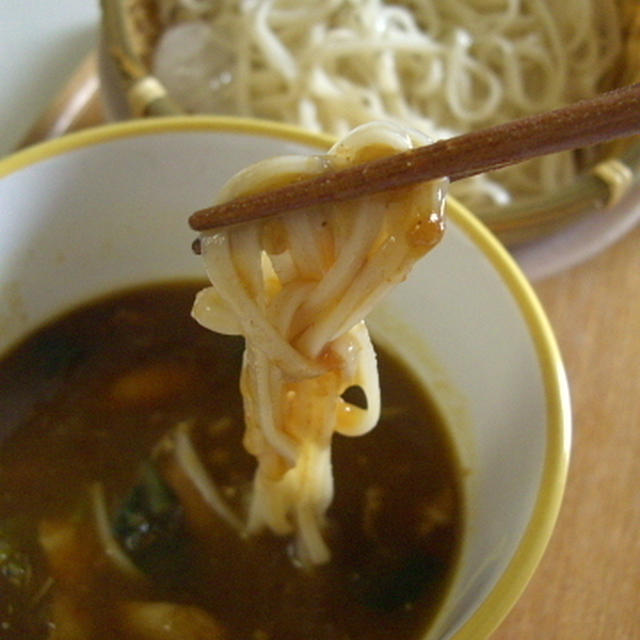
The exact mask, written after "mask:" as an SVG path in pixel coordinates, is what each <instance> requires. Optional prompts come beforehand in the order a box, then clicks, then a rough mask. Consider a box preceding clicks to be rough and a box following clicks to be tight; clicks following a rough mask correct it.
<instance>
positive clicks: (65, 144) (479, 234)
mask: <svg viewBox="0 0 640 640" xmlns="http://www.w3.org/2000/svg"><path fill="white" fill-rule="evenodd" d="M176 131H194V132H197V131H206V132H209V131H225V132H237V133H242V134H257V135H260V136H266V137H273V138H280V139H285V140H287V141H289V142H294V143H298V144H304V145H308V146H311V147H316V148H318V150H323V149H327V148H328V147H329V146H331V144H332V143H333V142H334V140H335V139H334V138H333V137H332V136H328V135H322V134H317V133H312V132H308V131H305V130H303V129H300V128H298V127H294V126H291V125H287V124H279V123H271V122H264V121H260V120H254V119H243V118H237V117H216V116H175V117H164V118H151V119H140V120H129V121H126V122H121V123H116V124H107V125H102V126H99V127H95V128H92V129H86V130H84V131H80V132H78V133H73V134H69V135H66V136H63V137H61V138H57V139H54V140H51V141H48V142H43V143H41V144H38V145H35V146H33V147H30V148H27V149H25V150H23V151H19V152H17V153H15V154H13V155H11V156H8V157H6V158H4V159H2V160H0V178H1V177H4V176H6V175H8V174H10V173H13V172H15V171H18V170H19V169H22V168H24V167H27V166H29V165H32V164H35V163H37V162H40V161H43V160H47V159H49V158H52V157H54V156H58V155H61V154H64V153H66V152H68V151H72V150H74V149H78V148H81V147H89V146H91V145H95V144H100V143H104V142H110V141H112V140H117V139H118V138H127V137H135V136H140V135H153V134H158V133H167V132H176ZM448 215H449V217H450V218H451V219H453V220H454V221H455V223H456V225H457V226H458V227H460V228H461V229H462V230H463V231H464V232H465V233H466V234H467V235H468V236H469V237H470V238H471V239H472V240H473V242H474V243H475V244H476V246H478V248H479V249H480V250H481V251H482V252H483V253H484V255H485V256H486V257H487V258H488V259H489V260H490V262H491V263H492V264H493V266H494V268H495V269H496V271H497V272H498V273H499V274H500V276H501V278H502V280H503V281H504V283H505V284H506V286H507V287H508V289H509V290H510V292H511V294H512V295H513V296H514V298H515V300H516V302H517V303H518V306H519V308H520V310H521V312H522V314H523V317H524V319H525V321H526V323H527V325H528V327H529V331H530V333H531V336H532V339H533V341H534V344H535V348H536V352H537V355H538V359H539V362H540V367H541V370H542V375H543V381H544V388H545V393H546V398H547V434H546V435H547V450H546V455H545V462H544V469H543V472H542V478H541V484H540V491H539V493H538V497H537V500H536V504H535V506H534V509H533V512H532V515H531V519H530V521H529V523H528V525H527V528H526V529H525V531H524V534H523V536H522V539H521V540H520V543H519V545H518V548H517V549H516V552H515V554H514V555H513V557H512V559H511V561H510V562H509V564H508V566H507V568H506V569H505V571H504V573H503V574H502V576H501V577H500V578H499V579H498V582H497V583H496V584H495V586H494V587H493V589H492V590H491V591H490V593H489V594H488V595H487V597H486V598H485V599H484V600H483V602H482V603H481V604H480V606H479V607H478V608H477V609H476V610H475V611H474V612H473V614H472V615H471V616H470V617H469V619H468V620H467V621H465V622H464V623H463V624H462V626H461V628H460V629H459V630H458V631H457V632H456V633H455V634H454V636H453V639H454V640H479V639H480V638H486V637H487V636H489V635H490V634H491V633H492V632H493V631H494V630H495V629H496V628H497V627H498V626H499V625H500V623H501V622H502V621H503V619H504V618H505V616H506V615H507V613H508V612H509V610H510V609H511V608H512V607H513V606H514V604H515V603H516V601H517V600H518V598H519V597H520V595H521V594H522V592H523V591H524V588H525V587H526V585H527V583H528V582H529V580H530V578H531V576H532V575H533V573H534V571H535V569H536V567H537V565H538V563H539V562H540V559H541V558H542V555H543V553H544V550H545V548H546V546H547V543H548V541H549V538H550V537H551V533H552V530H553V527H554V525H555V522H556V519H557V516H558V512H559V510H560V503H561V501H562V495H563V493H564V487H565V483H566V477H567V471H568V464H569V451H570V446H571V407H570V400H569V391H568V385H567V380H566V375H565V372H564V367H563V364H562V359H561V356H560V352H559V349H558V346H557V344H556V341H555V337H554V335H553V331H552V329H551V326H550V324H549V321H548V319H547V317H546V315H545V313H544V311H543V309H542V307H541V305H540V302H539V301H538V298H537V296H536V294H535V293H534V291H533V289H532V288H531V286H530V285H529V283H528V281H527V279H526V277H525V276H524V274H523V273H522V272H521V271H520V269H519V267H518V266H517V265H516V263H515V261H514V260H513V259H512V258H511V256H510V255H509V253H508V252H507V250H506V249H505V248H504V247H503V246H502V244H500V242H499V241H498V240H497V239H496V238H495V237H494V236H493V234H492V233H491V232H490V231H489V230H488V229H487V228H486V227H485V226H484V224H483V223H482V222H480V221H479V220H478V219H477V218H476V217H475V216H473V215H472V214H471V213H469V212H468V211H467V210H465V209H464V208H463V207H462V206H460V205H459V204H458V203H456V202H454V201H451V202H450V204H449V206H448ZM185 224H186V222H185Z"/></svg>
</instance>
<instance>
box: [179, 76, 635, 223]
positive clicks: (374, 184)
mask: <svg viewBox="0 0 640 640" xmlns="http://www.w3.org/2000/svg"><path fill="white" fill-rule="evenodd" d="M636 133H640V83H638V84H633V85H629V86H627V87H623V88H620V89H616V90H613V91H610V92H608V93H603V94H601V95H599V96H597V97H595V98H593V99H589V100H583V101H581V102H577V103H575V104H572V105H570V106H568V107H563V108H560V109H555V110H553V111H546V112H544V113H540V114H537V115H534V116H530V117H527V118H522V119H519V120H513V121H511V122H507V123H505V124H501V125H498V126H495V127H490V128H487V129H481V130H478V131H474V132H472V133H467V134H463V135H460V136H457V137H454V138H449V139H446V140H440V141H439V142H436V143H434V144H431V145H427V146H423V147H418V148H416V149H411V150H409V151H405V152H402V153H398V154H395V155H391V156H387V157H385V158H381V159H379V160H374V161H372V162H367V163H363V164H359V165H356V166H353V167H349V168H347V169H341V170H337V171H333V172H327V173H323V174H321V175H319V176H316V177H314V178H311V179H305V180H300V181H298V182H293V183H291V184H289V185H286V186H284V187H280V188H277V189H273V190H268V191H264V192H262V193H258V194H254V195H251V196H247V197H242V198H237V199H235V200H229V201H228V202H224V203H221V204H218V205H215V206H212V207H207V208H206V209H201V210H199V211H196V212H195V213H193V214H192V215H191V216H190V217H189V224H190V226H191V228H192V229H194V230H196V231H205V230H209V229H214V228H216V227H221V226H226V225H229V224H236V223H240V222H248V221H250V220H256V219H259V218H264V217H267V216H273V215H276V214H279V213H284V212H286V211H292V210H295V209H299V208H302V207H306V206H309V205H312V204H317V203H323V202H336V201H341V200H349V199H352V198H357V197H360V196H364V195H368V194H371V193H376V192H380V191H386V190H388V189H394V188H397V187H403V186H407V185H410V184H415V183H417V182H423V181H426V180H433V179H435V178H441V177H445V176H448V177H449V179H450V180H451V181H455V180H460V179H462V178H467V177H469V176H473V175H477V174H480V173H485V172H487V171H493V170H495V169H500V168H503V167H506V166H508V165H512V164H517V163H519V162H523V161H524V160H528V159H530V158H534V157H537V156H543V155H546V154H549V153H555V152H558V151H566V150H570V149H578V148H582V147H587V146H590V145H594V144H598V143H602V142H606V141H609V140H614V139H616V138H621V137H626V136H630V135H633V134H636Z"/></svg>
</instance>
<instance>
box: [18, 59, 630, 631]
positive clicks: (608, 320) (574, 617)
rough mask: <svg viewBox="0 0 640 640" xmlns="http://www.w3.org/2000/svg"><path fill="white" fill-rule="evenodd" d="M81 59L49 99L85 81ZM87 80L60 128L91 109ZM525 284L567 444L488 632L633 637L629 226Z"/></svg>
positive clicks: (37, 134)
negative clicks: (553, 375)
mask: <svg viewBox="0 0 640 640" xmlns="http://www.w3.org/2000/svg"><path fill="white" fill-rule="evenodd" d="M93 65H95V60H91V59H89V60H88V61H86V62H85V63H84V65H83V66H81V68H80V70H79V73H78V74H77V75H76V77H74V79H72V81H71V82H70V84H69V86H68V87H65V89H64V90H63V92H62V94H61V97H60V101H61V102H63V103H64V102H65V100H64V97H65V95H66V96H69V95H70V94H73V95H77V93H78V88H79V87H83V88H84V89H86V87H87V85H88V84H90V83H91V82H92V76H93V74H94V73H95V70H94V66H93ZM92 90H97V89H96V88H95V87H94V89H89V90H87V91H86V94H85V99H86V102H81V103H80V104H77V103H76V104H75V111H74V112H73V114H72V116H73V117H72V118H71V121H70V122H69V126H68V128H67V130H72V129H79V128H83V127H86V126H89V125H92V124H96V123H98V122H100V121H101V120H102V119H103V113H102V109H101V105H100V103H99V96H97V95H96V94H95V93H94V94H92ZM59 113H60V109H59V105H58V106H57V107H56V105H54V108H53V109H52V112H51V113H47V114H45V117H44V118H43V120H42V121H41V122H39V123H38V125H37V126H36V127H35V128H34V130H33V131H32V132H31V134H30V138H29V139H28V140H26V141H25V142H32V141H34V140H35V139H41V138H43V137H48V136H50V135H56V134H57V133H59V131H57V129H56V124H57V119H58V116H59ZM67 115H69V114H67ZM534 288H535V289H536V291H537V293H538V295H539V297H540V299H541V301H542V304H543V306H544V307H545V309H546V311H547V314H548V316H549V319H550V321H551V324H552V326H553V328H554V330H555V333H556V336H557V339H558V343H559V346H560V349H561V352H562V355H563V358H564V361H565V366H566V369H567V373H568V376H569V381H570V385H571V393H572V401H573V410H574V445H573V452H572V459H571V466H570V470H569V479H568V485H567V491H566V496H565V501H564V504H563V507H562V510H561V512H560V516H559V519H558V525H557V527H556V530H555V532H554V535H553V537H552V539H551V541H550V544H549V547H548V550H547V552H546V554H545V556H544V558H543V560H542V563H541V564H540V566H539V568H538V570H537V572H536V573H535V575H534V577H533V579H532V580H531V582H530V583H529V586H528V587H527V589H526V590H525V592H524V594H523V596H522V598H521V599H520V601H519V602H518V604H517V605H516V606H515V608H514V609H513V610H512V611H511V613H510V614H509V615H508V616H507V618H506V620H505V621H504V622H503V624H502V625H501V626H500V627H499V629H498V630H497V631H496V632H495V634H494V636H493V637H492V638H491V640H529V639H535V640H555V639H558V640H640V227H638V228H637V229H636V230H635V231H634V232H632V233H631V234H629V235H627V236H626V237H625V238H624V239H623V240H621V241H620V242H619V243H618V244H616V245H614V246H613V247H611V248H609V249H608V250H607V251H606V252H604V253H602V254H600V255H599V256H597V257H595V258H593V259H592V260H590V261H589V262H587V263H584V264H582V265H580V266H577V267H575V268H573V269H571V270H569V271H566V272H564V273H560V274H558V275H555V276H553V277H550V278H548V279H546V280H544V281H541V282H538V283H535V284H534Z"/></svg>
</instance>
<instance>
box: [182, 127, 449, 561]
mask: <svg viewBox="0 0 640 640" xmlns="http://www.w3.org/2000/svg"><path fill="white" fill-rule="evenodd" d="M427 142H428V140H427V139H426V138H424V136H422V135H421V134H418V133H415V132H409V131H408V130H406V129H401V128H400V127H398V126H396V125H389V124H382V123H372V124H369V125H364V126H363V127H360V128H358V129H356V130H354V131H353V132H352V133H351V134H349V135H348V136H347V137H346V138H344V139H343V140H342V141H341V142H339V143H338V144H337V145H335V146H334V147H333V148H332V149H331V150H330V151H329V152H328V154H327V155H326V156H324V157H302V156H301V157H284V158H275V159H270V160H267V161H264V162H262V163H259V164H257V165H255V166H253V167H250V168H248V169H246V170H245V171H243V172H241V173H240V174H238V175H237V176H236V177H235V178H233V179H232V180H231V181H230V182H229V183H228V184H227V185H226V186H225V187H224V189H223V191H222V193H221V195H220V200H221V201H223V200H226V199H230V198H233V197H237V196H240V195H242V194H245V193H247V192H254V191H257V190H259V189H263V188H265V187H266V186H268V185H269V184H273V183H282V182H283V181H287V180H292V179H294V178H295V177H297V176H300V175H312V174H316V173H319V172H322V171H325V170H327V169H328V168H329V167H339V166H344V165H347V164H351V163H357V162H360V161H363V160H365V159H370V158H371V157H376V156H381V155H385V154H389V153H392V152H394V151H400V150H405V149H407V148H410V147H411V146H414V145H419V144H425V143H427ZM445 188H446V180H439V181H435V182H432V183H428V184H423V185H419V186H415V187H411V188H405V189H400V190H395V191H393V192H388V193H382V194H377V195H374V196H370V197H366V198H361V199H358V200H355V201H352V202H347V203H340V204H330V205H318V206H315V207H310V208H308V209H305V210H302V211H295V212H292V213H290V214H287V215H284V216H281V217H279V218H277V219H275V220H269V221H259V222H256V223H250V224H243V225H236V226H233V227H228V228H225V229H223V230H216V231H214V232H209V233H205V234H203V236H202V238H201V241H202V254H203V256H204V260H205V264H206V268H207V273H208V276H209V278H210V280H211V282H212V285H213V286H212V287H209V288H207V289H205V290H203V291H202V292H201V293H200V294H199V295H198V297H197V299H196V302H195V305H194V311H193V313H194V316H195V318H196V319H197V320H198V321H199V322H200V323H201V324H203V325H204V326H206V327H208V328H210V329H212V330H214V331H218V332H221V333H229V334H241V335H243V336H244V337H245V338H246V351H245V356H244V363H243V369H242V377H241V390H242V395H243V399H244V410H245V422H246V433H245V438H244V442H245V446H246V448H247V449H248V451H249V452H251V453H252V454H253V455H254V456H256V458H257V460H258V469H257V472H256V476H255V481H254V488H253V495H252V499H251V504H250V509H249V516H248V529H249V531H251V532H255V531H258V530H260V529H262V528H263V527H265V526H266V527H268V528H270V529H271V530H272V531H274V532H275V533H277V534H282V535H285V534H291V533H295V535H296V541H297V545H296V552H297V553H296V556H297V558H298V559H299V561H300V562H301V563H302V564H314V563H322V562H325V561H327V560H328V559H329V555H330V554H329V549H328V547H327V544H326V543H325V540H324V538H323V530H324V527H325V511H326V509H327V508H328V506H329V504H330V502H331V499H332V496H333V482H332V472H331V438H332V436H333V434H334V433H341V434H344V435H350V436H357V435H361V434H364V433H366V432H367V431H369V430H370V429H372V428H373V427H374V426H375V424H376V423H377V421H378V417H379V408H380V397H379V388H378V377H377V369H376V359H375V354H374V351H373V348H372V345H371V341H370V339H369V334H368V331H367V328H366V326H365V323H364V318H365V316H366V315H367V313H368V312H369V311H370V310H371V308H372V307H373V306H374V305H375V303H376V302H377V301H378V300H379V299H380V298H381V297H382V296H383V295H384V294H385V293H386V292H387V291H388V290H389V289H390V288H391V287H393V286H394V285H395V284H397V283H398V282H400V281H401V280H403V279H404V278H405V277H406V276H407V273H408V272H409V270H410V269H411V267H412V266H413V264H414V262H415V261H416V260H417V259H418V258H420V257H421V256H422V255H424V254H425V253H426V252H427V251H428V250H429V249H431V248H432V247H433V246H434V245H435V244H436V243H437V242H438V240H439V239H440V237H441V234H442V231H443V218H442V214H443V207H444V194H445V190H446V189H445ZM353 386H358V387H361V388H362V390H363V391H364V395H365V396H366V407H359V406H356V405H354V404H352V403H350V402H348V401H347V400H345V399H343V397H342V395H343V393H344V392H345V391H346V390H347V389H348V388H350V387H353Z"/></svg>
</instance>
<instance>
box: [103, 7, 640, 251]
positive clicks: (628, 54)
mask: <svg viewBox="0 0 640 640" xmlns="http://www.w3.org/2000/svg"><path fill="white" fill-rule="evenodd" d="M615 1H616V2H617V3H618V5H619V8H620V11H621V13H622V18H623V19H622V24H623V25H624V28H625V33H624V34H623V35H624V39H625V51H624V59H623V60H622V61H621V64H620V68H619V73H618V74H617V75H618V77H617V78H615V80H614V81H613V82H612V84H613V86H623V85H627V84H631V83H634V82H639V81H640V3H639V2H638V0H615ZM101 7H102V45H103V46H102V48H103V53H104V56H103V57H104V61H103V63H104V64H103V67H105V68H106V72H105V73H106V75H107V76H110V79H111V81H112V83H113V84H115V85H117V90H118V93H119V94H120V95H121V97H122V103H123V109H121V113H120V116H122V115H123V113H122V111H123V110H124V111H126V116H127V117H149V116H168V115H180V114H183V113H184V111H183V110H182V109H181V107H180V106H178V105H177V104H176V103H175V102H174V101H173V100H172V99H171V96H169V95H168V92H167V91H166V89H165V88H164V87H163V86H162V84H161V83H160V82H159V81H158V80H157V78H155V77H154V76H153V75H152V74H151V71H150V68H151V56H152V53H153V50H154V47H155V43H156V41H157V39H158V38H159V36H160V34H161V31H162V28H163V27H162V25H161V24H160V19H159V17H158V15H159V11H158V6H157V0H101ZM105 73H103V76H104V75H105ZM596 157H597V158H598V160H597V161H596V163H595V164H594V165H591V166H589V167H587V168H586V169H584V170H583V171H582V172H581V173H580V174H579V175H578V176H577V178H576V179H575V180H574V181H573V182H572V183H571V184H569V185H567V186H564V187H562V188H560V189H557V190H555V191H554V192H553V193H548V194H543V195H541V196H539V197H537V198H528V199H526V200H525V199H522V200H515V201H514V202H513V203H511V204H509V205H506V206H500V207H493V208H490V209H486V210H480V211H478V210H476V211H474V213H475V214H476V215H477V216H478V217H479V218H480V219H481V220H482V221H483V222H484V223H485V224H486V225H487V226H488V227H489V228H490V229H491V230H492V231H493V232H494V234H495V235H497V236H498V237H499V238H500V239H501V240H502V242H504V243H505V244H506V245H508V246H512V247H513V246H516V245H520V244H523V243H526V242H531V241H536V240H539V239H542V238H544V237H545V236H548V235H549V234H551V233H553V232H555V231H558V230H559V229H561V228H562V227H564V226H567V225H569V224H571V223H572V222H574V221H576V220H577V219H579V218H580V217H582V216H584V215H586V214H588V213H593V212H594V210H596V211H598V210H599V211H601V212H602V214H603V215H606V211H607V210H609V209H610V208H612V207H613V206H614V205H616V204H617V203H618V202H619V201H620V200H621V199H622V198H623V197H624V195H625V194H626V193H627V192H628V191H630V190H631V189H633V188H635V187H636V186H637V184H638V182H640V136H635V137H633V138H629V139H625V140H623V141H618V142H616V143H613V144H610V145H603V146H602V147H601V148H600V149H598V153H597V154H596Z"/></svg>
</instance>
